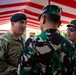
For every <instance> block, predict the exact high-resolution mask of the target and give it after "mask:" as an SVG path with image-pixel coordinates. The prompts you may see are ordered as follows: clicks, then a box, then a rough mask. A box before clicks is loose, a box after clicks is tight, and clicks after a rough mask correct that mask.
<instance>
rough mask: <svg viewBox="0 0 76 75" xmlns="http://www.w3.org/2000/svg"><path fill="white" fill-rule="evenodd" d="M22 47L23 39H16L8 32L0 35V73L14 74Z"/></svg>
mask: <svg viewBox="0 0 76 75" xmlns="http://www.w3.org/2000/svg"><path fill="white" fill-rule="evenodd" d="M22 48H23V39H22V40H19V39H17V38H16V37H15V36H14V35H12V34H11V33H10V32H8V33H5V34H3V35H1V36H0V75H15V73H16V64H17V62H18V57H19V55H20V52H21V50H22Z"/></svg>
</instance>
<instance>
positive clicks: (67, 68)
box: [17, 5, 75, 75]
mask: <svg viewBox="0 0 76 75" xmlns="http://www.w3.org/2000/svg"><path fill="white" fill-rule="evenodd" d="M61 13H62V8H61V7H59V6H57V5H47V6H45V7H44V8H43V9H42V13H41V15H40V16H39V20H40V28H41V31H42V33H41V34H40V35H38V36H35V37H30V38H28V40H27V41H26V42H25V47H24V48H23V49H22V51H21V55H20V58H19V60H18V65H17V74H18V75H73V74H74V75H75V65H74V63H73V62H74V61H75V47H74V45H73V44H72V43H70V41H69V40H68V39H66V38H65V37H63V36H62V35H60V32H59V30H58V29H57V28H58V27H59V26H60V24H61Z"/></svg>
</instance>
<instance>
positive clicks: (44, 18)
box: [43, 15, 46, 24]
mask: <svg viewBox="0 0 76 75" xmlns="http://www.w3.org/2000/svg"><path fill="white" fill-rule="evenodd" d="M45 23H46V16H45V15H43V24H45Z"/></svg>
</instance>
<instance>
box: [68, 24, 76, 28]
mask: <svg viewBox="0 0 76 75" xmlns="http://www.w3.org/2000/svg"><path fill="white" fill-rule="evenodd" d="M67 27H76V25H74V24H68V25H67Z"/></svg>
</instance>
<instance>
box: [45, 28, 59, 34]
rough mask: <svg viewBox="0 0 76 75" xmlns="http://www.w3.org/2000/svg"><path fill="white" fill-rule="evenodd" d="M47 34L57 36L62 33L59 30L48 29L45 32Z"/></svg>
mask: <svg viewBox="0 0 76 75" xmlns="http://www.w3.org/2000/svg"><path fill="white" fill-rule="evenodd" d="M45 32H48V33H57V34H59V33H60V31H59V30H58V29H47V30H45Z"/></svg>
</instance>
